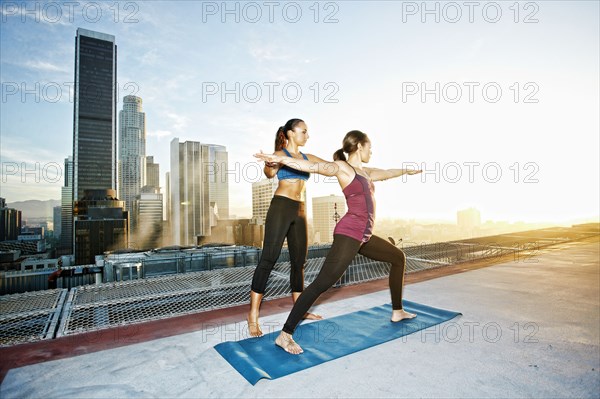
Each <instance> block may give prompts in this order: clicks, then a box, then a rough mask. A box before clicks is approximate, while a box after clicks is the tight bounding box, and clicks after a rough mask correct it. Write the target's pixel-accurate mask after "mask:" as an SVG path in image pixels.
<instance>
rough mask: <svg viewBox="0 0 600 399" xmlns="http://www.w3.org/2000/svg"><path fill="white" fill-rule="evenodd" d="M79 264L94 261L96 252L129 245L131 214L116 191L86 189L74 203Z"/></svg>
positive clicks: (77, 260)
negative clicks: (117, 196) (118, 197)
mask: <svg viewBox="0 0 600 399" xmlns="http://www.w3.org/2000/svg"><path fill="white" fill-rule="evenodd" d="M73 230H74V236H75V239H74V254H75V264H76V265H86V264H93V263H94V262H95V256H96V255H102V254H103V253H104V252H106V251H114V250H118V249H124V248H127V247H128V245H129V215H128V213H127V211H126V210H125V202H124V201H119V200H118V199H117V198H116V192H115V190H86V191H85V192H84V196H83V197H82V199H80V200H79V201H76V202H75V203H74V206H73Z"/></svg>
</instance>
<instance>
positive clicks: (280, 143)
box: [275, 118, 304, 151]
mask: <svg viewBox="0 0 600 399" xmlns="http://www.w3.org/2000/svg"><path fill="white" fill-rule="evenodd" d="M300 122H304V121H303V120H302V119H298V118H294V119H290V120H289V121H287V122H286V123H285V125H283V126H281V127H280V128H279V129H277V133H275V151H281V149H282V148H284V147H285V145H286V144H287V141H288V137H287V132H288V130H294V128H295V127H296V125H298V124H299V123H300Z"/></svg>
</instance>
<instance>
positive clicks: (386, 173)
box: [363, 168, 423, 181]
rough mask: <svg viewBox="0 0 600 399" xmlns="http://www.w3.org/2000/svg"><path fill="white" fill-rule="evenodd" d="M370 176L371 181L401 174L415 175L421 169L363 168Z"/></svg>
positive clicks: (391, 177)
mask: <svg viewBox="0 0 600 399" xmlns="http://www.w3.org/2000/svg"><path fill="white" fill-rule="evenodd" d="M363 169H364V170H365V171H366V172H367V173H368V174H369V176H370V177H371V180H373V181H381V180H388V179H393V178H394V177H398V176H402V175H416V174H417V173H421V172H423V171H422V170H415V169H377V168H363Z"/></svg>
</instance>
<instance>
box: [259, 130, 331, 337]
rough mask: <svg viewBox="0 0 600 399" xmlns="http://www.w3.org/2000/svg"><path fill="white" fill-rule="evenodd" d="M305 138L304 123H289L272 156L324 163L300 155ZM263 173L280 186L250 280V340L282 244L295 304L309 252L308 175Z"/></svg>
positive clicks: (276, 168) (271, 166) (281, 170)
mask: <svg viewBox="0 0 600 399" xmlns="http://www.w3.org/2000/svg"><path fill="white" fill-rule="evenodd" d="M308 137H309V136H308V129H307V127H306V124H305V123H304V121H302V120H301V119H290V120H289V121H287V122H286V124H285V125H284V126H281V127H280V128H279V129H278V130H277V134H276V136H275V153H274V155H277V156H282V157H286V158H289V159H290V161H291V162H292V163H293V160H294V159H302V160H304V161H309V162H325V161H323V160H322V159H321V158H319V157H315V156H313V155H310V154H303V153H301V152H300V147H302V146H303V145H304V144H306V141H307V140H308ZM264 172H265V175H266V176H267V177H268V178H273V177H274V176H275V175H277V178H278V180H279V184H278V186H277V190H276V191H275V195H274V196H273V199H272V200H271V204H270V205H269V210H268V211H267V217H266V219H265V238H264V242H263V249H262V254H261V256H260V260H259V262H258V265H257V266H256V269H255V270H254V276H253V278H252V287H251V290H250V311H249V313H248V331H249V333H250V335H251V336H253V337H257V336H261V335H262V331H261V329H260V325H259V323H258V316H259V310H260V303H261V301H262V298H263V295H264V293H265V289H266V287H267V280H268V279H269V275H270V274H271V270H273V266H274V265H275V262H277V258H279V254H280V252H281V248H282V246H283V240H284V239H286V238H287V244H288V249H289V252H290V264H291V268H290V288H291V291H292V299H293V301H294V302H296V299H298V297H299V296H300V294H301V293H302V291H303V290H304V263H305V262H306V255H307V251H308V238H307V235H308V233H307V224H306V211H305V206H304V201H305V198H304V197H305V185H306V181H307V180H308V178H309V176H310V174H309V173H307V172H300V171H297V170H296V169H293V168H291V167H289V166H285V165H281V164H279V163H265V168H264ZM303 316H304V318H306V319H313V320H315V319H321V316H318V315H314V314H312V313H306V314H304V315H303Z"/></svg>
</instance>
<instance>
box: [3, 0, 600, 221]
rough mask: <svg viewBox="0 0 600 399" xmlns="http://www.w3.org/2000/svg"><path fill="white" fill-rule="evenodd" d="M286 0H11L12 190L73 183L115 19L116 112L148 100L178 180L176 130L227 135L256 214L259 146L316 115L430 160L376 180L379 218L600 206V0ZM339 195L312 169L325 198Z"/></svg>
mask: <svg viewBox="0 0 600 399" xmlns="http://www.w3.org/2000/svg"><path fill="white" fill-rule="evenodd" d="M224 4H226V6H225V7H226V8H222V7H224V6H223V5H224ZM269 4H270V5H268V6H267V5H265V4H264V3H260V2H228V3H221V2H200V1H189V2H161V1H153V2H139V3H138V2H113V3H104V2H94V1H85V2H76V3H69V2H52V3H44V2H3V3H2V23H1V25H0V33H1V35H0V36H1V38H0V44H1V46H0V55H1V67H2V68H1V75H0V78H1V81H2V103H1V104H0V106H1V115H2V118H1V121H0V140H1V146H0V162H1V166H2V168H1V169H2V170H1V173H2V176H1V177H2V180H1V183H2V184H1V185H0V196H1V197H4V198H6V201H7V202H8V203H14V202H17V201H21V200H27V199H40V200H45V199H54V198H60V187H61V186H62V165H63V162H64V158H66V157H67V156H69V155H71V154H72V142H73V100H72V89H73V88H72V83H73V80H74V70H73V68H74V54H75V43H74V42H75V40H74V39H75V35H76V29H77V28H78V27H82V28H85V29H90V30H94V31H99V32H103V33H108V34H111V35H114V36H115V39H116V44H117V47H118V61H117V81H118V83H117V84H118V88H117V89H118V90H119V95H118V103H117V113H118V111H119V110H121V109H122V105H123V100H122V98H123V96H125V95H127V94H134V95H137V96H139V97H141V98H142V100H143V110H144V112H145V113H146V118H147V151H146V155H149V156H154V161H155V162H157V163H158V164H159V165H160V175H161V177H160V178H161V186H162V187H164V178H165V177H164V176H165V172H167V171H168V167H169V164H170V162H169V151H168V148H169V142H170V141H171V140H172V139H173V138H174V137H178V138H179V139H180V141H182V142H183V141H186V140H190V141H199V142H202V143H206V144H219V145H224V146H225V147H226V148H227V151H228V154H229V165H230V171H229V172H230V174H229V193H230V198H229V203H230V213H231V214H234V215H239V216H240V217H242V216H250V214H251V198H252V195H251V183H252V182H253V181H256V180H257V179H259V178H260V176H258V175H257V176H255V174H256V173H255V172H256V170H259V169H260V165H259V164H257V163H256V162H255V160H254V158H253V157H252V154H253V153H254V152H257V151H259V150H261V149H262V150H264V151H271V148H272V145H273V144H272V143H273V138H274V135H275V132H276V130H277V128H278V127H279V126H280V125H283V124H284V123H285V121H286V120H287V119H290V118H293V117H299V118H302V119H304V120H305V121H306V123H307V125H308V128H309V135H310V139H309V140H308V142H307V144H306V146H305V147H303V148H302V149H301V150H302V151H303V152H306V153H314V154H315V155H319V156H321V157H322V158H325V159H329V158H330V156H331V154H332V153H333V151H335V150H336V149H337V148H339V147H340V144H341V139H342V137H343V135H344V134H345V133H346V132H347V131H349V130H353V129H359V130H362V131H364V132H366V133H367V134H369V136H370V138H371V140H372V143H373V160H372V162H371V163H372V165H368V166H372V167H381V168H400V167H407V168H423V169H425V173H424V174H422V175H420V176H419V175H415V176H408V177H406V178H404V177H402V178H398V179H394V180H390V181H386V182H379V183H376V187H377V188H376V198H377V216H378V218H379V219H384V218H402V219H414V220H455V218H456V211H458V210H461V209H466V208H471V207H473V208H476V209H478V210H479V211H480V212H481V218H482V221H485V220H498V221H508V222H516V221H524V222H526V223H545V222H549V223H567V221H571V220H597V219H598V215H599V214H600V209H599V206H598V204H599V203H600V172H599V170H600V153H599V147H600V141H599V140H600V138H599V137H600V134H599V132H600V125H599V111H598V110H599V109H600V95H599V92H600V83H599V76H600V65H599V56H600V50H599V33H598V32H599V30H600V24H599V3H598V2H585V1H579V2H577V1H576V2H567V1H552V2H542V1H540V2H509V3H506V2H499V3H497V2H474V3H469V4H471V6H467V5H465V4H463V3H455V2H450V3H448V2H428V3H422V2H387V1H375V2H364V1H353V2H310V3H305V2H299V3H298V2H272V3H269ZM423 4H427V6H426V8H422V5H423ZM163 190H164V189H163ZM163 193H164V191H163ZM330 194H335V195H341V190H340V188H339V186H338V185H337V183H331V182H326V181H324V179H323V178H316V177H314V178H313V177H311V180H310V181H309V182H308V185H307V195H308V198H311V197H316V196H326V195H330ZM311 205H312V204H311V203H310V200H309V201H308V204H307V211H308V214H309V215H311Z"/></svg>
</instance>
